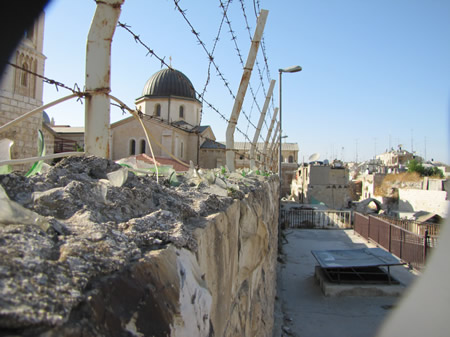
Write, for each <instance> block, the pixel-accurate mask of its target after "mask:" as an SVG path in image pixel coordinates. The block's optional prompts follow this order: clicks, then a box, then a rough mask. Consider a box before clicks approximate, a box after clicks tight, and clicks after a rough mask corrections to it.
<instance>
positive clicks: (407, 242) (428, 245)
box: [354, 212, 437, 270]
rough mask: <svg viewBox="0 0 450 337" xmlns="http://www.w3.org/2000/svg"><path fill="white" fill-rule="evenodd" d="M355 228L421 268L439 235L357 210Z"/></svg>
mask: <svg viewBox="0 0 450 337" xmlns="http://www.w3.org/2000/svg"><path fill="white" fill-rule="evenodd" d="M354 230H355V232H356V233H358V234H359V235H361V236H362V237H364V238H365V239H366V240H368V241H373V242H375V243H376V244H377V245H379V246H381V247H383V248H384V249H386V250H388V251H389V252H390V253H392V254H394V255H396V256H397V257H398V258H400V259H401V260H403V261H405V262H406V263H408V264H409V265H411V266H412V267H414V268H416V269H419V270H420V269H422V268H423V267H424V265H425V262H426V258H427V256H428V255H429V253H430V252H431V251H432V250H433V249H434V247H436V245H437V237H435V236H433V237H432V236H430V235H429V234H428V231H427V230H425V232H424V234H423V235H420V234H416V233H413V232H411V231H409V230H407V229H405V228H402V227H400V226H398V225H396V224H393V223H391V222H389V221H388V220H387V219H383V218H380V217H376V216H372V215H368V216H365V215H362V214H360V213H357V212H354Z"/></svg>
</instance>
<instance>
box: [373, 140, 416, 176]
mask: <svg viewBox="0 0 450 337" xmlns="http://www.w3.org/2000/svg"><path fill="white" fill-rule="evenodd" d="M414 158H416V156H415V155H414V154H413V153H411V152H408V151H406V150H404V149H402V148H401V146H400V145H399V147H398V149H397V150H394V149H391V150H390V151H386V152H385V153H382V154H379V155H377V156H376V159H378V160H380V161H381V162H382V165H384V166H386V167H387V168H388V170H389V171H390V172H388V173H394V172H399V171H401V170H404V169H405V168H406V165H407V164H408V162H409V161H410V160H411V159H414Z"/></svg>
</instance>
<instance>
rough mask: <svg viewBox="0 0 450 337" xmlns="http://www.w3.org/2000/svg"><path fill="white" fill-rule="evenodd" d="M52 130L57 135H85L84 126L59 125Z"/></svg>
mask: <svg viewBox="0 0 450 337" xmlns="http://www.w3.org/2000/svg"><path fill="white" fill-rule="evenodd" d="M51 128H52V129H53V131H55V132H56V133H84V126H70V125H57V126H51Z"/></svg>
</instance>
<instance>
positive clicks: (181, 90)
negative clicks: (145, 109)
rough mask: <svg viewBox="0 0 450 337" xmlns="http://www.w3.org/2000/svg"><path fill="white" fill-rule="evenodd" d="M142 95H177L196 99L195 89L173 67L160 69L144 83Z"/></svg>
mask: <svg viewBox="0 0 450 337" xmlns="http://www.w3.org/2000/svg"><path fill="white" fill-rule="evenodd" d="M142 96H145V97H148V96H156V97H168V96H178V97H186V98H193V99H196V96H195V89H194V86H193V85H192V83H191V81H190V80H189V78H188V77H187V76H186V75H184V74H183V73H182V72H181V71H179V70H175V69H169V68H166V69H162V70H160V71H158V72H157V73H155V74H153V76H152V77H150V78H149V79H148V81H147V83H145V86H144V90H143V91H142Z"/></svg>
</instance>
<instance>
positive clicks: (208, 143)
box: [200, 139, 226, 149]
mask: <svg viewBox="0 0 450 337" xmlns="http://www.w3.org/2000/svg"><path fill="white" fill-rule="evenodd" d="M200 148H201V149H225V148H226V146H225V145H223V144H222V143H219V142H215V141H213V140H211V139H207V140H205V141H204V142H203V144H202V145H201V146H200Z"/></svg>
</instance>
